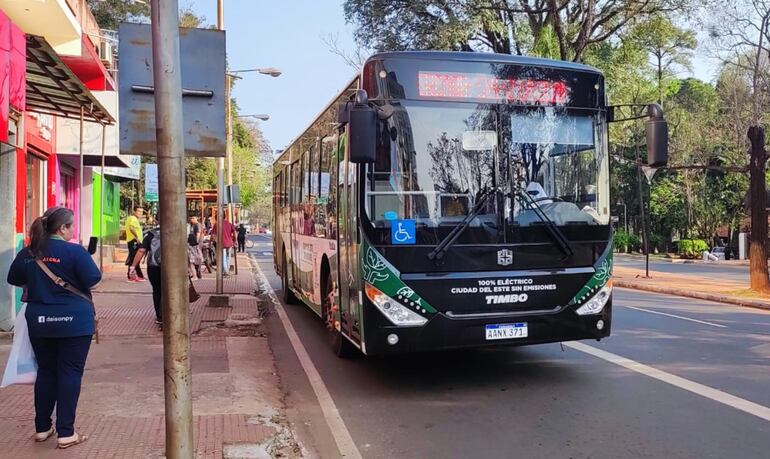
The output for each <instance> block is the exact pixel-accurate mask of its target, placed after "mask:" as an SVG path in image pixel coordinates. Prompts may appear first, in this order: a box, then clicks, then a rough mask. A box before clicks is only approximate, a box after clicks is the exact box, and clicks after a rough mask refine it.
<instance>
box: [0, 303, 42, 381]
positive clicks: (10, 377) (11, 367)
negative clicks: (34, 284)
mask: <svg viewBox="0 0 770 459" xmlns="http://www.w3.org/2000/svg"><path fill="white" fill-rule="evenodd" d="M26 311H27V305H26V303H25V304H24V305H23V306H22V307H21V310H20V311H19V314H18V315H17V316H16V323H15V325H14V329H13V330H14V333H13V344H12V345H11V353H10V354H9V355H8V363H7V364H6V365H5V374H3V382H2V384H0V387H8V386H10V385H12V384H34V383H35V379H37V360H35V352H34V351H33V350H32V343H30V341H29V330H28V329H27V318H26V317H25V316H24V313H25V312H26Z"/></svg>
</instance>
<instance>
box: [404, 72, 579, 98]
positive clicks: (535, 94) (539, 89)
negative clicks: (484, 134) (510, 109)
mask: <svg viewBox="0 0 770 459" xmlns="http://www.w3.org/2000/svg"><path fill="white" fill-rule="evenodd" d="M418 86H419V94H420V97H429V98H442V99H482V100H496V101H499V100H503V101H507V102H514V103H520V104H525V105H565V104H567V103H568V102H569V88H568V87H567V85H566V83H564V82H563V81H550V80H535V79H501V78H495V77H492V76H489V75H485V74H480V73H448V72H442V73H438V72H419V78H418Z"/></svg>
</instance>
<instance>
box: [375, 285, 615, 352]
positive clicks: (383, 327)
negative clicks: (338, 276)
mask: <svg viewBox="0 0 770 459" xmlns="http://www.w3.org/2000/svg"><path fill="white" fill-rule="evenodd" d="M367 306H369V307H367V308H365V309H366V311H365V314H366V318H365V323H366V324H367V327H366V329H365V332H364V333H365V334H364V339H365V341H366V347H365V352H366V354H367V355H390V354H403V353H409V352H424V351H437V350H446V349H460V348H471V347H493V346H523V345H528V344H542V343H554V342H562V341H576V340H583V339H596V340H599V339H601V338H606V337H607V336H609V335H610V329H611V325H612V299H610V300H609V301H608V302H607V304H606V305H605V306H604V309H603V310H602V312H601V313H599V314H594V315H587V316H579V315H577V313H575V308H574V307H567V308H564V309H563V310H562V311H560V312H559V313H556V314H547V315H543V314H539V315H529V316H524V315H522V316H509V317H505V318H499V317H498V318H481V319H477V318H474V319H467V318H452V317H448V316H446V315H444V314H441V313H438V314H436V315H435V316H434V317H433V318H431V319H430V320H429V321H428V323H427V324H425V325H424V326H422V327H397V326H394V325H393V324H391V323H390V322H389V321H388V320H387V319H386V318H385V317H384V316H383V315H382V314H381V313H380V312H379V311H378V310H377V309H376V308H375V307H372V306H371V305H367ZM600 320H601V321H602V323H601V324H600V326H601V329H599V328H600V327H599V326H597V324H598V323H599V321H600ZM522 322H525V323H526V324H527V329H528V336H527V337H526V338H511V339H500V340H487V339H486V326H487V325H493V324H513V323H522ZM368 324H371V326H368ZM391 334H395V335H396V336H398V342H397V343H396V344H389V342H388V336H389V335H391Z"/></svg>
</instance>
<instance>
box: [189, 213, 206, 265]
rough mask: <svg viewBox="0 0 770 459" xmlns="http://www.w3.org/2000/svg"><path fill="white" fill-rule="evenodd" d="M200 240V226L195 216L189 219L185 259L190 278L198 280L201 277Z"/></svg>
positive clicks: (201, 255) (201, 256) (201, 257)
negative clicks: (188, 264)
mask: <svg viewBox="0 0 770 459" xmlns="http://www.w3.org/2000/svg"><path fill="white" fill-rule="evenodd" d="M200 239H201V225H200V223H198V218H197V217H195V216H193V217H190V232H189V234H188V235H187V259H188V261H189V263H190V266H189V268H190V269H189V271H190V278H192V277H193V276H195V277H196V278H198V279H200V278H202V277H203V275H202V274H201V264H202V263H203V254H202V253H201V249H200Z"/></svg>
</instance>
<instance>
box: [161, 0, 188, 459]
mask: <svg viewBox="0 0 770 459" xmlns="http://www.w3.org/2000/svg"><path fill="white" fill-rule="evenodd" d="M151 5H152V10H151V11H152V59H153V79H154V84H155V131H156V143H157V150H158V152H157V159H158V186H159V188H158V191H159V195H160V196H162V197H163V198H162V199H161V200H160V201H159V202H158V205H159V206H160V227H161V233H160V235H159V237H161V239H162V241H163V243H162V245H161V259H162V260H163V262H162V263H161V283H162V285H163V296H162V302H163V369H164V389H165V390H164V395H165V401H166V457H168V458H170V459H177V458H185V459H187V458H192V457H193V452H194V450H193V431H192V375H191V373H190V324H189V318H188V313H187V308H188V285H187V284H188V282H189V280H188V278H187V264H188V263H187V238H186V237H185V236H186V229H185V194H184V191H185V190H184V187H185V180H184V174H185V169H184V131H183V127H182V75H181V72H180V68H181V66H180V56H179V5H178V1H177V0H152V4H151Z"/></svg>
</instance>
